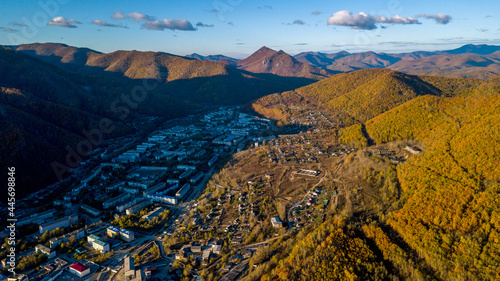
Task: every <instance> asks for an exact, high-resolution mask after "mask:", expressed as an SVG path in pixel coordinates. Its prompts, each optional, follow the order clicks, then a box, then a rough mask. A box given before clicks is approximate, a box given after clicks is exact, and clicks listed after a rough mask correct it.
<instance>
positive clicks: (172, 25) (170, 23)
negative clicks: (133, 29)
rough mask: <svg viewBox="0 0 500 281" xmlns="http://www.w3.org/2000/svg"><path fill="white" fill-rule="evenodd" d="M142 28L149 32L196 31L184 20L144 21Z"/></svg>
mask: <svg viewBox="0 0 500 281" xmlns="http://www.w3.org/2000/svg"><path fill="white" fill-rule="evenodd" d="M142 27H143V28H146V29H151V30H165V29H170V30H185V31H187V30H196V28H194V27H193V25H192V24H191V23H190V22H189V21H188V20H186V19H163V20H152V21H146V22H145V23H144V24H143V25H142Z"/></svg>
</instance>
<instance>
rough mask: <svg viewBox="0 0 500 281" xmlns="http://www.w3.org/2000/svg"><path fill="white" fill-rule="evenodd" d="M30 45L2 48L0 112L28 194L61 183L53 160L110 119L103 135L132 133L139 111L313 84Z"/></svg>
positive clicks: (166, 59)
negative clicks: (140, 94) (129, 104)
mask: <svg viewBox="0 0 500 281" xmlns="http://www.w3.org/2000/svg"><path fill="white" fill-rule="evenodd" d="M27 48H28V46H20V49H21V50H17V51H15V50H13V49H12V48H1V49H0V73H2V75H1V76H0V87H2V91H1V93H0V107H1V108H0V109H1V112H2V114H3V116H4V117H8V118H3V119H2V120H1V128H2V132H3V133H2V141H3V145H2V147H1V148H0V155H1V156H2V157H1V163H0V164H1V165H2V167H4V166H17V167H19V169H21V168H22V169H23V170H24V171H25V172H20V175H21V177H22V178H23V179H21V180H20V184H23V185H25V186H29V188H26V189H25V192H26V193H29V192H30V191H33V190H37V189H38V188H40V187H42V186H46V185H47V184H48V183H51V182H53V181H55V173H54V172H53V171H52V168H51V166H50V163H52V162H54V161H59V162H61V163H64V162H65V160H64V157H65V156H66V154H67V153H68V152H67V151H66V147H67V146H68V145H69V146H74V145H75V144H77V143H78V142H79V141H81V140H82V139H83V138H84V136H83V133H82V132H83V130H86V131H90V130H91V129H93V128H96V127H99V122H100V120H103V119H104V118H108V119H110V120H114V121H116V122H117V123H116V129H115V130H114V131H113V134H110V135H107V136H105V137H106V138H115V137H119V136H123V135H127V134H131V133H133V132H134V130H132V129H131V128H129V127H128V126H126V125H125V123H124V122H130V121H132V120H134V119H135V118H136V117H138V116H144V115H145V116H154V117H163V118H177V117H181V116H185V115H187V114H190V113H193V112H196V111H198V110H200V109H202V108H205V107H207V106H218V105H227V104H241V103H246V102H248V101H250V100H252V99H256V98H259V97H261V96H262V95H265V94H270V93H273V92H279V91H283V90H286V89H293V88H296V87H300V86H303V85H306V84H309V83H311V82H312V81H313V80H309V79H305V78H295V77H280V76H276V75H273V74H253V73H249V72H246V71H242V70H237V69H235V68H232V67H229V66H227V65H225V64H222V63H218V62H205V61H198V60H194V59H185V58H181V57H177V56H169V55H165V54H162V53H153V52H146V53H141V52H134V51H131V52H120V51H118V52H114V53H111V54H100V53H97V52H93V51H91V50H90V51H89V50H88V49H78V48H74V47H68V46H64V45H61V44H34V45H32V46H29V48H31V49H32V50H29V51H23V50H26V49H27ZM38 58H41V59H43V61H42V60H41V59H38ZM145 85H146V86H147V91H146V93H147V96H146V97H147V98H146V99H145V100H143V101H141V102H140V104H138V105H136V106H135V107H134V108H129V109H130V110H127V111H121V110H119V109H120V108H121V107H122V106H123V105H124V103H125V102H124V97H126V96H129V95H130V94H133V93H134V89H143V88H144V87H146V86H145ZM138 87H139V88H138ZM125 113H126V114H125ZM123 118H125V119H123ZM28 156H29V157H31V158H30V159H33V160H29V159H28V158H27V157H28ZM28 160H29V161H28ZM24 173H27V174H26V175H28V173H29V175H30V176H24V177H23V176H22V175H24ZM21 177H20V178H21ZM23 181H25V182H23ZM19 195H20V196H22V194H21V193H19Z"/></svg>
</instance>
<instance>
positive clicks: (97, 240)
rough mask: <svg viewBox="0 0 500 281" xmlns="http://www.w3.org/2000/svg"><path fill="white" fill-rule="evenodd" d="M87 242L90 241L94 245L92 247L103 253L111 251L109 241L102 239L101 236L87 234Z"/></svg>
mask: <svg viewBox="0 0 500 281" xmlns="http://www.w3.org/2000/svg"><path fill="white" fill-rule="evenodd" d="M87 242H89V243H90V244H91V245H92V248H94V249H95V250H97V251H99V252H101V253H107V252H109V249H110V247H109V243H108V242H105V241H104V240H102V238H101V237H99V236H96V235H94V234H91V235H89V236H87Z"/></svg>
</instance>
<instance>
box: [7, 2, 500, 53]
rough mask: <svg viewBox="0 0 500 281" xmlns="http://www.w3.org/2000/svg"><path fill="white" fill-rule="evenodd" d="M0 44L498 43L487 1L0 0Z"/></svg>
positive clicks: (290, 49) (235, 47) (383, 46)
mask: <svg viewBox="0 0 500 281" xmlns="http://www.w3.org/2000/svg"><path fill="white" fill-rule="evenodd" d="M0 15H2V16H1V17H0V45H19V44H28V43H35V42H40V43H44V42H57V43H64V44H67V45H71V46H77V47H87V48H90V49H94V50H97V51H101V52H105V53H108V52H113V51H116V50H139V51H161V52H167V53H172V54H177V55H188V54H192V53H198V54H201V55H214V54H223V55H227V56H231V57H235V58H244V57H246V56H248V55H250V54H252V53H253V52H254V51H256V50H257V49H259V48H260V47H262V46H267V47H269V48H272V49H275V50H283V51H285V52H287V53H289V54H292V55H295V54H297V53H300V52H305V51H314V52H325V53H334V52H338V51H342V50H345V51H348V52H362V51H375V52H389V53H402V52H409V51H415V50H429V51H431V50H447V49H453V48H457V47H460V46H462V45H465V44H490V45H500V5H498V2H497V0H496V1H494V0H491V1H489V0H487V1H475V2H473V1H462V0H458V1H441V0H384V1H373V0H371V1H369V0H366V1H365V0H363V1H355V0H354V1H334V0H329V1H315V0H310V1H304V0H287V1H278V0H267V1H264V0H185V1H173V0H161V1H160V0H152V1H129V0H119V1H118V0H109V1H96V0H85V1H76V0H31V1H28V0H0Z"/></svg>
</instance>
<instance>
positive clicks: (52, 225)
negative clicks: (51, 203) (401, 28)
mask: <svg viewBox="0 0 500 281" xmlns="http://www.w3.org/2000/svg"><path fill="white" fill-rule="evenodd" d="M76 223H78V216H70V217H67V218H62V219H59V220H55V221H51V222H48V223H45V224H42V225H40V226H39V227H38V231H39V232H40V234H43V233H44V232H45V231H51V230H54V229H56V228H61V227H69V226H70V225H73V224H76Z"/></svg>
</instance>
